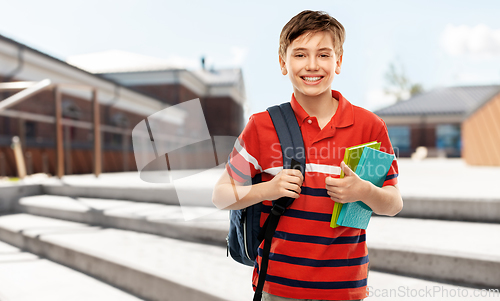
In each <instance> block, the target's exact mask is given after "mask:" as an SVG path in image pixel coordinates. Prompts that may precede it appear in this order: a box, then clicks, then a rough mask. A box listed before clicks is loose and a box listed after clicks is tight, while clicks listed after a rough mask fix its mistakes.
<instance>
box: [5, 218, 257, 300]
mask: <svg viewBox="0 0 500 301" xmlns="http://www.w3.org/2000/svg"><path fill="white" fill-rule="evenodd" d="M0 239H1V240H3V241H5V242H7V243H9V244H12V245H14V246H16V247H18V248H22V249H24V250H27V251H29V252H32V253H35V254H37V255H39V256H43V257H46V258H48V259H50V260H52V261H55V262H58V263H60V264H63V265H66V266H68V267H71V268H73V269H76V270H78V271H81V272H84V273H86V274H89V275H91V276H93V277H96V278H97V279H99V280H101V281H104V282H107V283H109V284H111V285H113V286H116V287H118V288H121V289H123V290H126V291H129V292H131V293H133V294H134V295H136V296H139V297H140V298H144V299H147V300H175V301H178V300H193V301H201V300H229V301H237V300H251V298H252V295H253V291H252V286H251V282H250V279H251V273H252V268H251V267H248V266H244V265H241V264H238V263H236V262H235V261H233V260H232V259H231V258H227V257H226V249H225V248H221V247H217V246H211V245H206V244H199V243H194V242H186V241H180V240H175V239H171V238H165V237H160V236H156V235H151V234H145V233H137V232H132V231H125V230H118V229H109V228H101V227H95V226H89V225H86V224H82V223H75V222H69V221H62V220H56V219H51V218H46V217H39V216H33V215H28V214H13V215H4V216H1V217H0ZM235 279H245V280H246V281H244V282H243V281H235Z"/></svg>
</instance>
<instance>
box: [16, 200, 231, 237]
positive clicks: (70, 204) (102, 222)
mask: <svg viewBox="0 0 500 301" xmlns="http://www.w3.org/2000/svg"><path fill="white" fill-rule="evenodd" d="M16 209H17V211H18V212H24V213H29V214H34V215H39V216H45V217H52V218H57V219H63V220H69V221H74V222H80V223H88V224H92V225H99V226H104V227H112V228H119V229H124V230H132V231H138V232H144V233H150V234H156V235H161V236H165V237H171V238H178V239H182V240H188V241H198V242H204V243H210V244H217V245H220V246H226V236H227V232H228V229H229V219H228V217H229V213H228V212H227V211H221V210H216V209H212V208H208V207H192V206H182V207H181V206H174V205H164V204H157V203H145V202H141V203H139V202H131V201H122V200H105V199H92V198H80V197H75V198H73V197H67V196H57V195H37V196H28V197H22V198H20V200H19V203H18V205H17V206H16ZM185 216H195V217H198V218H196V219H193V220H189V221H186V220H185V219H184V217H185Z"/></svg>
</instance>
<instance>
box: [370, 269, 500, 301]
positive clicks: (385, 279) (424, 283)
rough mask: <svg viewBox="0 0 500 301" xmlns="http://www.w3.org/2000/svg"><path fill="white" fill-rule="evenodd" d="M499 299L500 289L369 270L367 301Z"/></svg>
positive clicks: (479, 300) (485, 300)
mask: <svg viewBox="0 0 500 301" xmlns="http://www.w3.org/2000/svg"><path fill="white" fill-rule="evenodd" d="M401 300H405V301H424V300H425V301H442V300H453V301H455V300H464V301H465V300H471V301H489V300H491V301H493V300H496V301H498V300H500V287H499V286H498V285H497V286H496V287H495V288H487V289H478V288H471V287H463V286H457V285H452V284H447V283H440V282H434V281H431V280H425V279H419V278H412V277H408V276H401V275H394V274H390V273H383V272H376V271H370V272H369V273H368V287H367V298H366V299H365V301H401Z"/></svg>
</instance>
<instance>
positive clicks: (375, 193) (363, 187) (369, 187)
mask: <svg viewBox="0 0 500 301" xmlns="http://www.w3.org/2000/svg"><path fill="white" fill-rule="evenodd" d="M340 167H341V168H342V170H343V171H344V174H345V177H344V178H343V179H334V178H331V177H327V178H326V179H325V184H326V189H327V191H328V195H330V198H331V199H332V200H334V201H335V202H339V203H350V202H356V201H359V200H361V201H363V203H365V204H366V205H368V207H370V208H371V209H372V210H373V212H375V213H376V214H380V215H388V216H394V215H396V214H398V213H399V212H400V211H401V210H402V209H403V199H402V198H401V194H400V192H399V189H398V187H397V186H384V187H382V188H380V187H377V186H375V185H373V184H372V183H370V182H369V181H365V180H362V179H360V178H359V177H358V175H357V174H355V173H354V172H353V171H352V170H351V169H350V168H349V167H348V166H347V165H345V163H344V162H342V163H341V164H340Z"/></svg>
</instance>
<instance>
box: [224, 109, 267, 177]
mask: <svg viewBox="0 0 500 301" xmlns="http://www.w3.org/2000/svg"><path fill="white" fill-rule="evenodd" d="M259 146H260V144H259V137H258V132H257V127H256V124H255V118H254V115H252V116H250V119H249V121H248V123H247V125H246V126H245V128H244V129H243V132H241V134H240V136H239V137H238V139H236V141H235V143H234V147H233V150H232V151H231V153H230V154H229V157H228V160H227V164H226V170H227V172H228V174H229V175H230V176H231V177H232V178H233V179H234V180H236V181H238V182H240V183H244V182H246V181H248V180H250V179H252V178H253V177H254V176H255V175H256V174H258V173H261V172H262V168H261V167H260V164H259V158H260V150H259V149H260V147H259Z"/></svg>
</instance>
